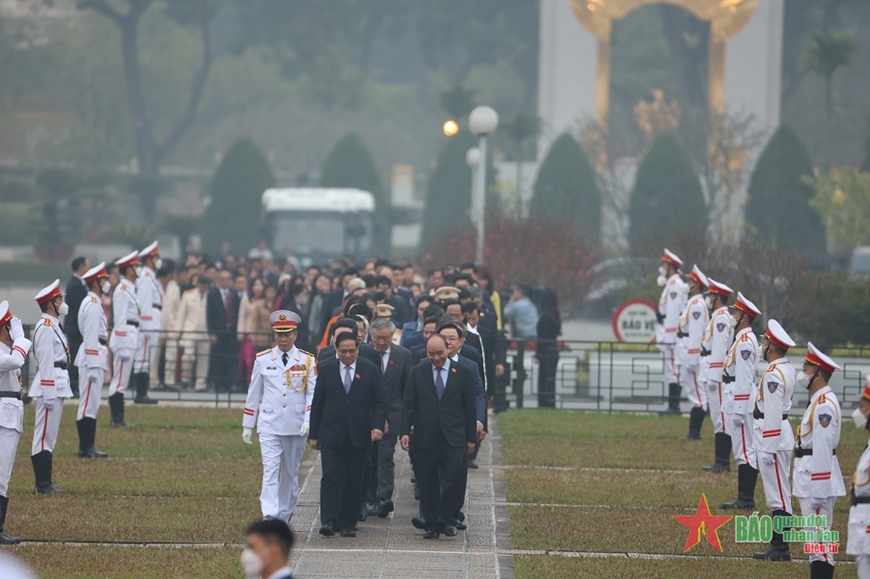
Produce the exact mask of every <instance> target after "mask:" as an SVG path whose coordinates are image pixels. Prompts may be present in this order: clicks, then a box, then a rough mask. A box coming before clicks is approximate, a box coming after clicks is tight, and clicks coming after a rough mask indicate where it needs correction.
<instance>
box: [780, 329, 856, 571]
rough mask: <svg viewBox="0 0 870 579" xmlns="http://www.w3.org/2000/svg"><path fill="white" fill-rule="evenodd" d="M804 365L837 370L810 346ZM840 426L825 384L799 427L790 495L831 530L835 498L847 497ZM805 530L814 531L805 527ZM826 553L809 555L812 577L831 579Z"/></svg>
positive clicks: (806, 513)
mask: <svg viewBox="0 0 870 579" xmlns="http://www.w3.org/2000/svg"><path fill="white" fill-rule="evenodd" d="M804 362H805V363H808V364H812V365H814V366H817V367H818V368H820V369H821V370H824V371H825V372H827V373H828V374H833V373H834V371H836V370H838V369H839V368H840V366H838V365H837V364H836V363H835V362H834V361H833V360H831V359H830V358H829V357H828V356H827V355H825V354H824V353H822V352H821V351H820V350H819V349H818V348H816V347H815V346H813V344H812V343H808V344H807V356H806V358H805V359H804ZM810 387H812V383H810ZM841 426H842V422H841V414H840V402H839V401H838V400H837V396H836V395H835V394H834V393H833V392H832V391H831V387H830V386H828V385H825V386H824V387H822V388H820V389H819V390H818V391H816V392H815V393H813V395H812V397H811V398H810V405H809V406H807V409H806V412H804V416H803V418H802V419H801V425H800V427H799V428H798V435H797V446H796V447H795V461H794V473H793V475H792V481H793V483H792V493H793V494H794V496H796V497H797V498H798V500H799V501H800V506H801V514H802V515H803V516H809V515H811V514H815V515H824V516H825V518H826V521H825V522H826V524H825V527H824V528H826V529H830V528H831V524H832V523H833V517H834V503H835V502H836V501H837V497H842V496H845V495H846V486H845V485H844V484H843V475H842V473H841V472H840V463H839V461H838V460H837V455H836V452H837V446H838V445H839V444H840V428H841ZM814 503H815V506H814ZM807 530H815V529H812V528H810V527H807ZM825 551H826V552H823V553H810V576H811V577H816V576H818V577H831V576H833V565H834V555H833V553H830V552H827V551H828V549H825Z"/></svg>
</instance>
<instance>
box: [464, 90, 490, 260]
mask: <svg viewBox="0 0 870 579" xmlns="http://www.w3.org/2000/svg"><path fill="white" fill-rule="evenodd" d="M468 124H469V127H470V128H471V132H472V133H474V134H475V135H477V136H478V137H479V138H480V144H479V145H478V151H477V167H478V168H477V174H476V181H477V185H476V186H475V187H474V188H473V191H472V195H471V220H472V222H473V223H474V224H475V225H476V226H477V252H476V260H475V261H476V262H477V263H478V264H482V263H483V240H484V217H485V215H486V154H487V151H486V145H487V142H486V138H487V137H488V136H489V135H491V134H492V133H493V132H494V131H495V129H496V127H498V114H497V113H496V112H495V110H493V109H492V108H491V107H487V106H481V107H477V108H475V109H474V110H473V111H471V115H469V117H468ZM472 150H474V149H471V150H469V152H468V153H467V154H466V157H465V161H466V162H467V163H469V165H470V164H471V163H470V160H469V156H470V154H471V151H472Z"/></svg>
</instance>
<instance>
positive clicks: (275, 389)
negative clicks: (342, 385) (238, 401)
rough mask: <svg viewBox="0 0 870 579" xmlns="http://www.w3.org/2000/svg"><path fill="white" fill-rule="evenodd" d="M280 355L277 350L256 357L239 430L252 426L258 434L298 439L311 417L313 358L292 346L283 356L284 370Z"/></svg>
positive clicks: (311, 355) (281, 355)
mask: <svg viewBox="0 0 870 579" xmlns="http://www.w3.org/2000/svg"><path fill="white" fill-rule="evenodd" d="M283 355H284V353H283V352H282V351H281V350H280V349H279V348H278V346H275V347H274V348H272V349H270V350H265V351H263V352H260V353H259V354H257V359H256V360H255V361H254V369H253V372H252V373H251V385H250V387H249V388H248V397H247V399H246V400H245V416H244V418H243V420H242V426H243V427H245V428H254V425H255V424H256V426H257V432H260V433H268V434H275V435H278V436H298V435H299V431H300V429H301V428H302V423H303V422H308V420H309V416H311V401H312V400H313V399H314V389H315V388H316V387H317V366H316V361H315V359H314V355H313V354H309V353H308V352H304V351H302V350H300V349H298V348H297V347H296V346H293V347H292V348H291V349H290V350H289V351H288V352H287V365H286V366H285V365H284V362H283V360H282V357H283Z"/></svg>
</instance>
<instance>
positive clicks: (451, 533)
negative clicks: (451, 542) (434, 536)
mask: <svg viewBox="0 0 870 579" xmlns="http://www.w3.org/2000/svg"><path fill="white" fill-rule="evenodd" d="M457 533H458V531H457V530H456V527H454V526H453V525H447V526H446V527H444V534H445V535H447V536H448V537H455V536H456V534H457Z"/></svg>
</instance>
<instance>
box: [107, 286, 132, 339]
mask: <svg viewBox="0 0 870 579" xmlns="http://www.w3.org/2000/svg"><path fill="white" fill-rule="evenodd" d="M109 347H110V348H111V349H112V351H113V352H115V351H118V350H122V349H127V350H135V349H136V348H138V347H139V302H137V301H136V286H134V285H133V284H132V283H131V282H130V281H128V280H127V279H126V278H125V279H122V280H121V281H120V283H118V285H117V286H116V287H115V291H113V292H112V335H111V337H110V338H109Z"/></svg>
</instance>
